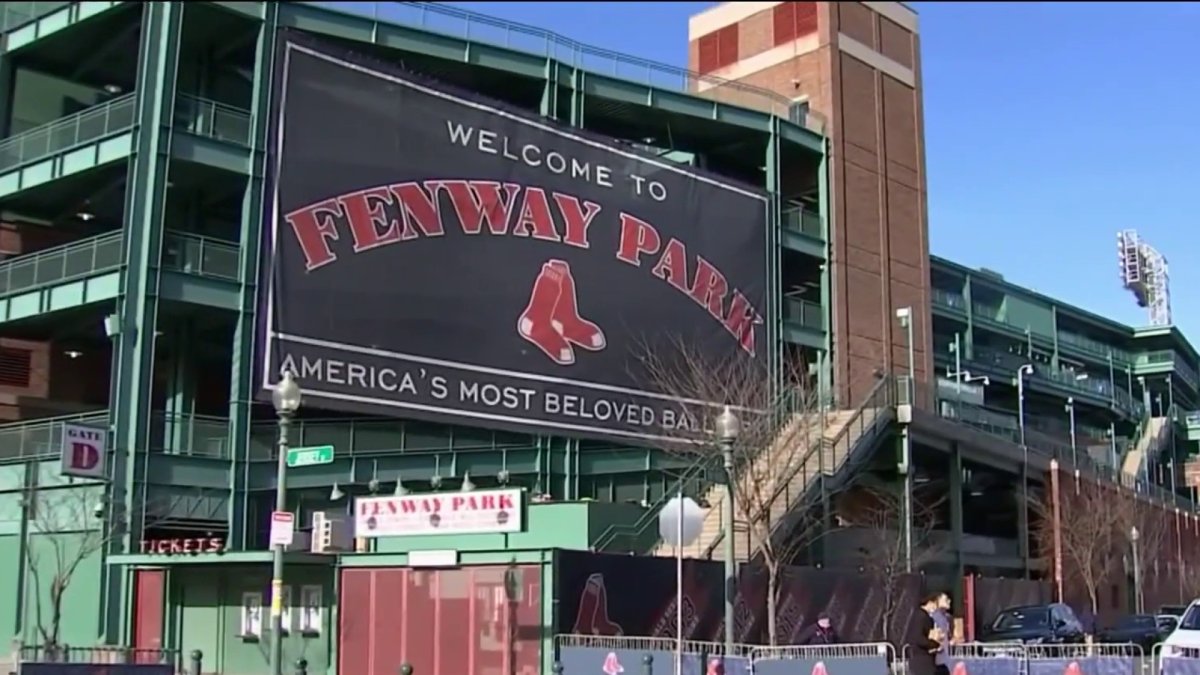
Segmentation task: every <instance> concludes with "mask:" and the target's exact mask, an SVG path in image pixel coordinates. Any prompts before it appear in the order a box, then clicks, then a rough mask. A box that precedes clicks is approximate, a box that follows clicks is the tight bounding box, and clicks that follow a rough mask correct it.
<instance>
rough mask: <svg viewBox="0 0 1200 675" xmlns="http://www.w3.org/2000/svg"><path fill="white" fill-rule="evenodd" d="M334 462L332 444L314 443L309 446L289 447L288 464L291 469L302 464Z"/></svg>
mask: <svg viewBox="0 0 1200 675" xmlns="http://www.w3.org/2000/svg"><path fill="white" fill-rule="evenodd" d="M332 463H333V446H332V445H314V446H311V447H307V448H288V451H287V465H288V468H289V469H295V468H297V467H301V466H320V465H321V464H332Z"/></svg>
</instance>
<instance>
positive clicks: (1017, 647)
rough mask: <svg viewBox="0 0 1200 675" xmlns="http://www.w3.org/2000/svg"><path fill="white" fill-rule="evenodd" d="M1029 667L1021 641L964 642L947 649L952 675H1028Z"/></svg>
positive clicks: (948, 663) (947, 666) (947, 661)
mask: <svg viewBox="0 0 1200 675" xmlns="http://www.w3.org/2000/svg"><path fill="white" fill-rule="evenodd" d="M906 652H907V648H906ZM907 656H908V654H907V653H905V657H907ZM1026 665H1027V662H1026V660H1025V645H1024V644H1022V643H1020V642H964V643H961V644H952V645H950V647H949V648H948V649H947V650H946V668H947V669H949V670H950V673H951V675H1026V673H1027V672H1028V671H1027V669H1026Z"/></svg>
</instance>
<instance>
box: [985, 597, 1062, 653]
mask: <svg viewBox="0 0 1200 675" xmlns="http://www.w3.org/2000/svg"><path fill="white" fill-rule="evenodd" d="M983 641H985V642H1023V643H1025V644H1073V643H1080V642H1083V641H1084V631H1083V624H1082V623H1080V621H1079V618H1078V617H1076V616H1075V612H1073V611H1072V610H1071V608H1070V607H1068V606H1066V605H1064V604H1062V603H1057V602H1055V603H1051V604H1048V605H1028V606H1024V607H1010V608H1008V609H1005V610H1002V611H1001V612H999V613H998V614H996V618H994V619H992V621H991V623H989V624H988V625H987V627H986V630H985V631H984V635H983Z"/></svg>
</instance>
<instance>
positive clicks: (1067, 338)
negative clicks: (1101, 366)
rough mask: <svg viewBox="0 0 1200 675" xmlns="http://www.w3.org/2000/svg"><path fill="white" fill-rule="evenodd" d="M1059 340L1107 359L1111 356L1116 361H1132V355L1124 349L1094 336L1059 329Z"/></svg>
mask: <svg viewBox="0 0 1200 675" xmlns="http://www.w3.org/2000/svg"><path fill="white" fill-rule="evenodd" d="M1058 342H1059V344H1064V345H1068V346H1071V347H1075V348H1077V349H1080V350H1082V351H1085V352H1088V353H1090V354H1093V355H1095V356H1101V357H1103V358H1104V359H1105V360H1107V359H1108V358H1109V357H1111V358H1112V360H1113V361H1114V362H1115V363H1120V364H1126V363H1130V362H1131V361H1132V356H1131V355H1130V353H1129V352H1127V351H1125V350H1124V349H1116V348H1114V347H1112V346H1110V345H1107V344H1104V343H1103V342H1101V341H1099V340H1093V339H1092V338H1090V337H1085V336H1083V335H1077V334H1075V333H1070V332H1067V331H1059V332H1058Z"/></svg>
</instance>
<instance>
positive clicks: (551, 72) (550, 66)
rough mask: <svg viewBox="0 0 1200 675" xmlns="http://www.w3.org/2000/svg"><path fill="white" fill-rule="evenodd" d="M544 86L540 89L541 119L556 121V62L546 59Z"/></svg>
mask: <svg viewBox="0 0 1200 675" xmlns="http://www.w3.org/2000/svg"><path fill="white" fill-rule="evenodd" d="M544 77H545V86H544V87H543V88H542V105H541V113H542V117H549V118H550V119H558V61H556V60H554V59H546V72H545V74H544Z"/></svg>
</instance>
